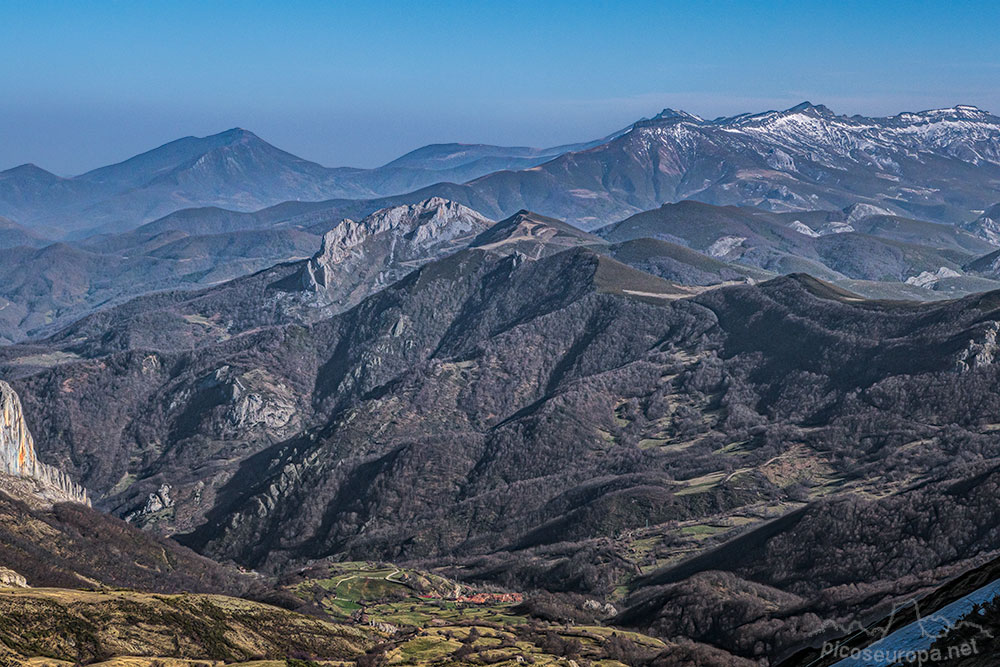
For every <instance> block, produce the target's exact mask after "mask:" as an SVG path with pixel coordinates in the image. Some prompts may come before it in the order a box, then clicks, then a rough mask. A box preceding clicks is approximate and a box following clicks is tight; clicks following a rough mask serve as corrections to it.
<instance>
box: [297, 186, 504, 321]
mask: <svg viewBox="0 0 1000 667" xmlns="http://www.w3.org/2000/svg"><path fill="white" fill-rule="evenodd" d="M492 224H493V221H491V220H489V219H488V218H485V217H484V216H482V215H480V214H479V213H477V212H476V211H473V210H472V209H470V208H467V207H465V206H462V205H461V204H457V203H455V202H453V201H448V200H447V199H443V198H441V197H431V198H430V199H427V200H425V201H422V202H420V203H419V204H411V205H407V206H393V207H390V208H384V209H382V210H379V211H376V212H375V213H372V214H371V215H369V216H368V217H366V218H365V219H363V220H361V221H360V222H355V221H353V220H344V221H343V222H341V223H340V224H339V225H337V226H336V227H335V228H333V229H332V230H330V231H329V232H327V233H326V234H325V235H324V236H323V245H322V246H321V247H320V251H319V252H318V253H316V255H315V256H313V258H312V259H311V260H309V262H308V264H307V265H306V267H305V268H304V269H303V271H302V274H301V275H302V286H303V287H304V288H305V289H306V290H308V291H312V292H315V293H316V295H317V300H318V301H319V302H321V303H323V304H324V305H332V306H339V307H340V308H343V307H350V306H353V305H354V304H356V303H358V302H359V301H360V300H361V299H363V298H365V297H367V296H369V295H370V294H373V293H374V292H376V291H378V290H380V289H382V288H383V287H385V286H387V285H390V284H392V283H394V282H395V281H397V280H399V279H400V278H402V277H403V276H404V275H406V274H407V273H409V272H410V271H412V270H413V269H415V268H417V267H418V266H420V265H422V264H425V263H427V262H428V261H432V260H434V259H438V258H440V257H443V256H444V255H447V254H451V253H452V252H455V251H456V250H458V249H460V248H462V247H464V246H465V245H467V244H468V243H469V242H470V241H471V240H472V239H473V238H475V236H476V235H477V234H479V233H480V232H482V231H484V230H486V229H488V228H489V227H490V226H491V225H492Z"/></svg>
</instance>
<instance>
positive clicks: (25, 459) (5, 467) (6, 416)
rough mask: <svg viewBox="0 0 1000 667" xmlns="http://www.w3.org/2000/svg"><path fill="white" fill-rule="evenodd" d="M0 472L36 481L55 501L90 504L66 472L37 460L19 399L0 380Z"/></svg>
mask: <svg viewBox="0 0 1000 667" xmlns="http://www.w3.org/2000/svg"><path fill="white" fill-rule="evenodd" d="M0 473H6V474H8V475H13V476H15V477H26V478H29V479H32V480H34V481H36V482H38V489H39V493H40V494H41V495H42V496H43V497H45V498H46V499H47V500H51V501H55V502H63V501H69V502H77V503H83V504H85V505H90V499H89V498H88V497H87V491H86V489H84V488H83V487H82V486H80V485H79V484H77V483H76V482H74V481H73V480H72V479H70V477H69V475H67V474H66V473H65V472H63V471H61V470H59V469H58V468H56V467H54V466H50V465H48V464H47V463H42V462H41V461H39V460H38V456H37V454H36V453H35V441H34V439H33V438H32V437H31V432H30V431H29V430H28V426H27V424H25V422H24V413H23V411H22V409H21V400H20V399H19V398H18V396H17V393H16V392H15V391H14V390H13V389H12V388H11V386H10V385H9V384H7V383H6V382H4V381H2V380H0Z"/></svg>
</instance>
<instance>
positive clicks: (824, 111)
mask: <svg viewBox="0 0 1000 667" xmlns="http://www.w3.org/2000/svg"><path fill="white" fill-rule="evenodd" d="M809 112H812V113H815V114H817V115H820V116H833V115H834V113H833V112H832V111H830V109H829V108H828V107H827V106H826V105H823V104H813V103H812V102H810V101H808V100H806V101H805V102H800V103H799V104H796V105H795V106H794V107H792V108H791V109H788V110H787V111H786V113H809Z"/></svg>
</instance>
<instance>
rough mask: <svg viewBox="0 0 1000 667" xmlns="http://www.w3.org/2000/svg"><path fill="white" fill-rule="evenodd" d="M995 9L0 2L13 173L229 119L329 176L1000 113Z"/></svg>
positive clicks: (83, 165)
mask: <svg viewBox="0 0 1000 667" xmlns="http://www.w3.org/2000/svg"><path fill="white" fill-rule="evenodd" d="M998 25H1000V3H993V2H948V3H944V2H936V3H931V2H916V1H914V2H888V1H879V2H850V1H843V2H808V1H799V2H764V1H761V2H686V3H679V2H643V1H637V2H631V3H626V2H590V1H587V0H577V1H575V2H561V1H556V0H553V1H550V2H544V1H542V0H536V1H534V2H519V1H517V0H511V1H509V2H492V1H489V0H480V1H479V2H451V1H433V0H425V1H424V2H378V1H370V2H350V3H348V2H308V1H305V0H300V1H296V0H286V1H284V2H249V1H247V2H236V1H228V2H221V1H220V2H209V1H206V0H202V1H201V2H186V1H184V0H173V1H170V2H158V1H156V0H150V1H148V2H138V1H134V2H111V1H107V2H86V1H84V0H77V1H75V2H47V1H45V0H24V1H17V2H12V1H10V0H0V44H2V45H3V47H2V54H3V57H2V58H0V169H4V168H8V167H11V166H15V165H17V164H21V163H24V162H34V163H36V164H38V165H40V166H42V167H45V168H47V169H50V170H52V171H55V172H56V173H59V174H73V173H79V172H81V171H84V170H86V169H89V168H93V167H96V166H99V165H102V164H106V163H109V162H113V161H117V160H121V159H124V158H126V157H129V156H130V155H132V154H134V153H137V152H140V151H142V150H146V149H149V148H152V147H154V146H156V145H159V144H161V143H164V142H166V141H169V140H171V139H175V138H177V137H181V136H185V135H192V134H193V135H199V136H200V135H205V134H211V133H214V132H219V131H222V130H225V129H227V128H230V127H234V126H240V127H245V128H247V129H250V130H252V131H254V132H256V133H257V134H259V135H260V136H262V137H263V138H264V139H266V140H268V141H270V142H271V143H273V144H275V145H277V146H279V147H281V148H284V149H286V150H288V151H291V152H293V153H295V154H297V155H300V156H301V157H304V158H307V159H311V160H315V161H317V162H320V163H322V164H326V165H329V166H340V165H351V166H375V165H378V164H381V163H383V162H386V161H388V160H390V159H392V158H393V157H396V156H397V155H399V154H401V153H403V152H406V151H408V150H411V149H413V148H416V147H418V146H421V145H424V144H427V143H434V142H445V141H461V142H483V143H500V144H516V145H555V144H560V143H566V142H572V141H580V140H585V139H590V138H595V137H598V136H602V135H603V134H606V133H609V132H611V131H613V130H615V129H618V128H619V127H623V126H625V125H627V124H629V123H631V122H632V121H634V120H636V119H637V118H640V117H642V116H650V115H653V114H655V113H657V112H658V111H659V110H660V109H662V108H663V107H666V106H670V107H674V108H681V109H685V110H688V111H691V112H693V113H697V114H699V115H702V116H710V117H714V116H718V115H729V114H735V113H739V112H743V111H761V110H765V109H769V108H784V107H788V106H792V105H794V104H796V103H797V102H800V101H802V100H805V99H808V100H811V101H812V102H815V103H820V102H822V103H824V104H826V105H827V106H829V107H831V108H832V109H833V110H834V111H837V112H841V113H865V114H891V113H895V112H897V111H902V110H919V109H923V108H931V107H938V106H950V105H953V104H957V103H966V104H976V105H978V106H980V107H982V108H985V109H989V110H992V111H994V112H998V113H1000V48H998V47H1000V37H998V36H997V32H996V28H997V26H998Z"/></svg>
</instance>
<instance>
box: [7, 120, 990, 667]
mask: <svg viewBox="0 0 1000 667" xmlns="http://www.w3.org/2000/svg"><path fill="white" fill-rule="evenodd" d="M998 165H1000V120H998V119H997V118H996V117H995V116H992V115H991V114H989V113H987V112H984V111H981V110H979V109H977V108H975V107H970V106H964V105H960V106H956V107H951V108H946V109H939V110H933V111H924V112H919V113H901V114H898V115H895V116H889V117H882V118H866V117H860V116H852V117H847V116H838V115H836V114H834V113H833V112H831V111H830V110H829V109H827V108H826V107H823V106H822V105H811V104H803V105H797V106H795V107H792V108H789V109H786V110H784V111H770V112H766V113H761V114H752V115H751V114H746V115H740V116H733V117H724V118H719V119H715V120H706V119H702V118H699V117H697V116H694V115H692V114H687V113H684V112H676V111H671V110H669V109H668V110H665V111H664V112H663V113H661V114H658V115H657V116H655V117H653V118H651V119H643V120H640V121H637V122H635V123H634V124H632V125H630V126H629V127H627V128H625V129H623V130H621V131H618V132H614V133H612V134H610V135H609V136H607V137H604V138H602V139H599V140H595V141H592V142H586V143H582V144H573V145H566V146H559V147H556V148H551V149H531V148H501V147H496V146H487V145H476V146H467V147H461V146H456V145H433V146H428V147H426V148H423V149H418V150H416V151H414V152H412V153H410V154H407V155H405V156H403V157H401V158H399V159H398V160H396V161H393V162H390V163H388V164H387V165H385V166H384V167H379V168H376V169H365V170H362V169H348V168H337V169H329V168H326V167H322V166H320V165H318V164H315V163H312V162H308V161H305V160H301V159H299V158H296V157H295V156H293V155H291V154H289V153H286V152H284V151H281V150H279V149H277V148H275V147H273V146H270V145H269V144H267V143H265V142H263V141H262V140H261V139H259V138H258V137H256V135H253V134H252V133H249V132H247V131H245V130H232V131H229V132H225V133H222V134H220V135H213V136H209V137H205V138H190V137H189V138H186V139H181V140H179V141H177V142H173V143H170V144H166V145H165V146H162V147H160V148H157V149H154V150H153V151H150V152H147V153H143V154H141V155H138V156H136V157H134V158H132V159H130V160H126V161H124V162H122V163H119V164H115V165H111V166H109V167H105V168H102V169H98V170H96V171H93V172H88V173H86V174H83V175H81V176H77V177H72V178H60V177H56V176H53V175H52V174H48V173H47V172H42V171H41V170H40V169H38V168H26V167H25V168H16V169H13V170H9V171H6V172H2V173H0V215H4V216H8V215H9V216H10V220H6V218H5V219H4V221H3V225H0V227H2V229H0V232H3V233H0V274H2V277H3V280H2V281H0V283H2V286H0V297H2V299H3V300H4V301H3V302H0V306H2V307H0V337H2V338H3V341H4V343H5V345H4V346H3V347H0V378H2V383H0V395H2V400H3V405H2V410H3V421H2V422H0V471H2V473H3V474H0V545H2V547H3V549H2V551H0V584H2V585H4V586H5V588H3V590H2V591H0V664H8V663H9V664H12V665H14V664H30V665H39V666H40V665H49V664H51V665H71V664H77V663H79V664H99V665H109V666H110V665H120V666H124V665H136V666H139V665H142V666H143V667H153V666H154V665H195V664H210V665H221V664H239V665H276V666H279V667H280V666H282V665H285V666H286V667H312V666H313V665H315V664H324V665H333V664H336V665H352V664H356V665H410V664H422V665H423V664H438V665H451V664H478V665H488V664H504V665H508V664H509V665H515V664H541V665H549V664H552V665H565V666H566V667H572V666H574V665H575V666H576V667H581V665H586V664H591V665H606V666H609V667H610V666H611V665H630V666H631V665H644V666H646V665H648V666H651V667H652V666H662V667H668V666H672V665H678V666H679V665H729V666H739V667H742V666H744V665H745V666H747V667H749V666H751V665H754V666H763V665H794V664H813V663H810V662H809V661H810V660H815V659H816V657H817V656H816V652H817V651H818V650H820V649H819V647H821V646H822V643H823V642H824V641H826V640H828V639H830V638H831V637H835V636H840V635H844V634H847V633H845V632H842V631H841V630H842V629H843V628H856V627H858V626H859V625H860V626H861V627H867V626H869V625H871V624H873V623H877V622H878V621H879V619H882V618H884V617H886V616H887V615H888V614H890V613H891V612H892V610H893V609H895V608H897V607H899V606H900V605H904V604H905V603H906V602H907V601H908V600H914V599H920V600H924V601H927V602H928V603H933V604H932V605H931V606H934V607H935V608H940V607H943V606H944V605H946V604H947V603H948V602H949V601H952V600H953V599H955V597H956V596H957V595H959V593H960V592H961V591H965V592H964V593H962V594H967V593H968V590H967V589H968V588H969V587H970V586H972V583H970V582H978V583H988V582H986V581H985V580H989V579H990V578H991V577H993V578H995V577H994V575H995V572H994V568H993V565H992V564H993V563H994V562H995V560H996V559H997V558H1000V532H998V531H997V529H996V528H995V526H996V525H997V518H998V517H997V507H996V503H995V498H996V493H997V485H998V483H1000V478H998V470H1000V441H998V440H997V423H998V419H997V417H996V415H997V412H998V410H1000V403H998V401H1000V398H998V397H1000V391H998V389H1000V386H998V383H1000V371H998V368H997V365H996V357H997V352H998V348H997V345H998V344H997V340H996V339H997V333H998V330H1000V298H998V295H1000V274H998V273H997V267H996V266H994V265H995V264H996V263H997V262H996V259H995V256H996V255H997V253H1000V250H998V246H997V239H998V238H1000V237H998V236H997V234H996V231H997V230H996V229H995V224H994V222H995V219H996V211H995V204H996V201H998V200H1000V191H998V188H997V185H996V184H997V182H1000V181H998V178H1000V166H998ZM449 180H453V181H455V182H449ZM29 185H30V187H29ZM942 193H947V194H942ZM14 220H16V221H17V222H13V221H14ZM8 223H9V224H8ZM983 613H984V614H987V615H989V618H991V619H992V614H993V610H992V607H990V608H989V609H985V611H984V612H983ZM900 622H902V621H900ZM838 632H839V633H840V634H839V635H838ZM956 638H960V636H959V635H957V634H952V635H950V636H946V637H942V638H941V641H942V642H948V641H951V642H955V641H958V639H956ZM991 650H992V649H991ZM5 661H6V662H5ZM970 664H971V663H970Z"/></svg>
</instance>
